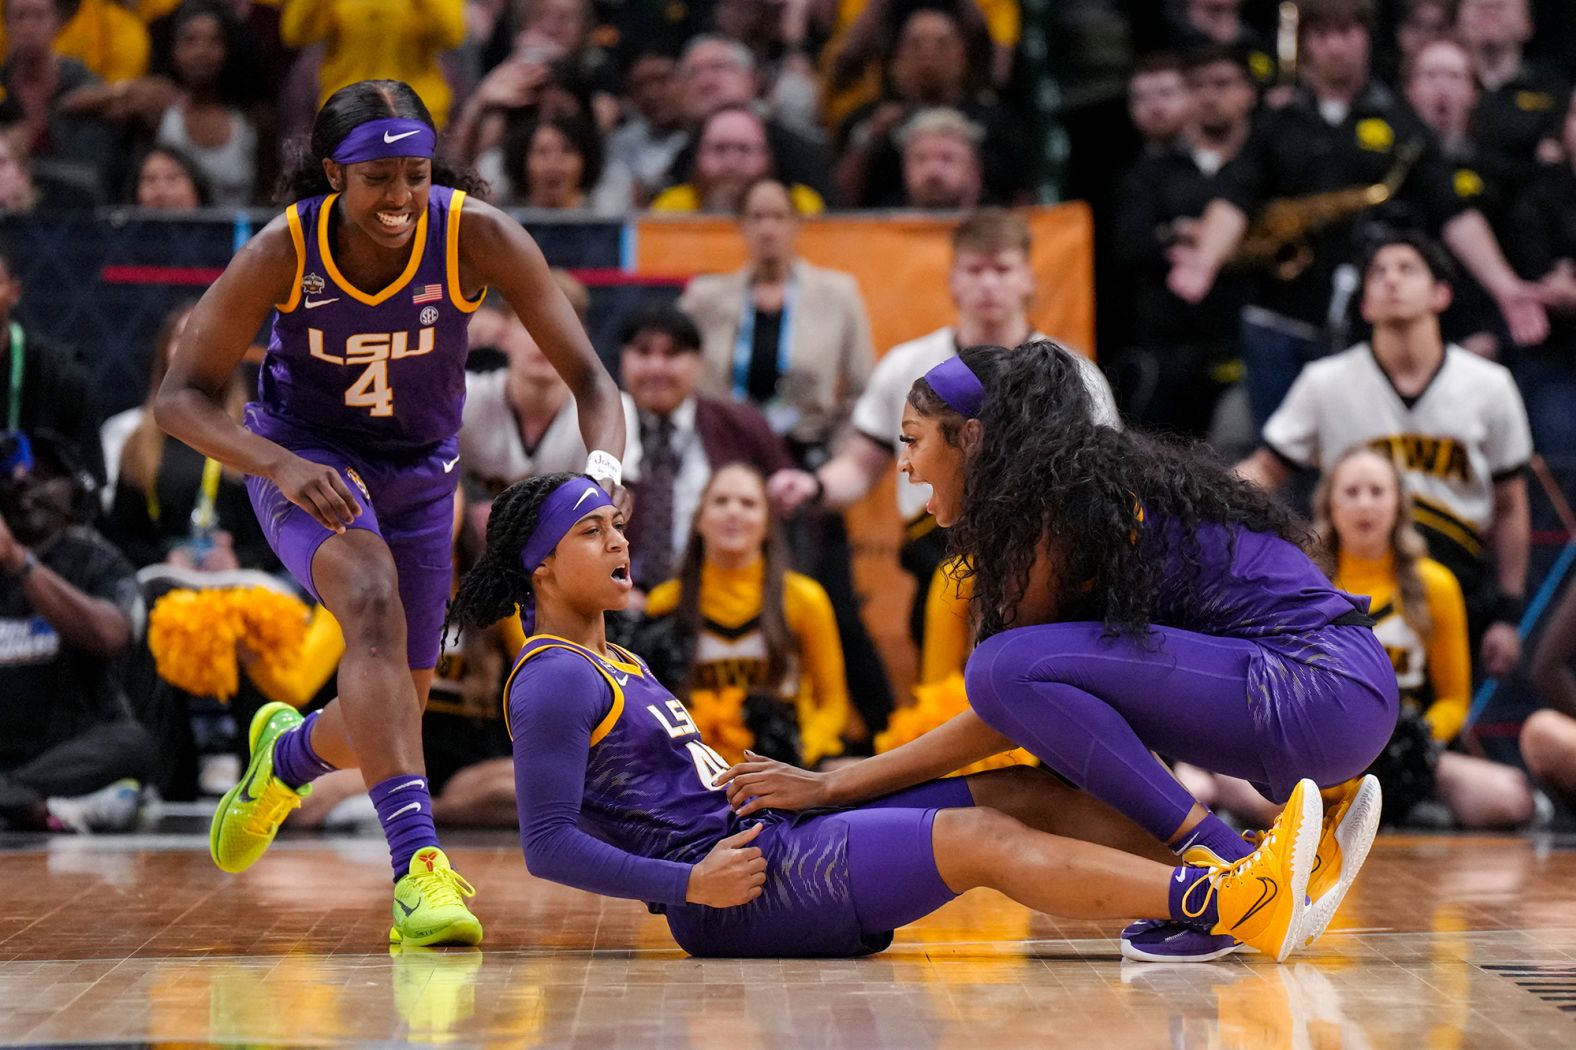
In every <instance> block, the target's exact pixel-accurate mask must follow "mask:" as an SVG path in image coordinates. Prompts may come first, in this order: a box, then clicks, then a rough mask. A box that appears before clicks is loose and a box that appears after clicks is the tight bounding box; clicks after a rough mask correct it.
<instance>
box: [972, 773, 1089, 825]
mask: <svg viewBox="0 0 1576 1050" xmlns="http://www.w3.org/2000/svg"><path fill="white" fill-rule="evenodd" d="M968 785H969V793H970V794H971V795H972V796H973V797H974V804H975V806H987V807H989V808H991V809H996V810H1000V811H1001V812H1003V813H1013V814H1016V813H1026V812H1028V811H1030V810H1031V809H1036V808H1038V809H1047V808H1051V807H1054V806H1056V805H1057V804H1058V803H1059V802H1060V801H1061V799H1062V798H1063V797H1064V796H1066V795H1068V794H1070V793H1072V792H1073V791H1075V790H1076V789H1075V788H1071V787H1068V786H1067V785H1066V784H1065V783H1063V782H1062V781H1061V780H1058V779H1057V778H1056V777H1054V776H1052V775H1051V774H1050V773H1048V772H1046V771H1045V770H1044V769H1041V768H1040V767H1038V766H1007V767H1005V768H1003V769H992V770H987V771H986V772H984V773H976V774H974V775H973V776H971V777H969V778H968Z"/></svg>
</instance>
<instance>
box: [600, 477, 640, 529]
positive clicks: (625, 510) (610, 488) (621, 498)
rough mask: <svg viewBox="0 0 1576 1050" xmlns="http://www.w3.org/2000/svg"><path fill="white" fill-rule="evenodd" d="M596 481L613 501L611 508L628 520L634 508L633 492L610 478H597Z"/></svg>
mask: <svg viewBox="0 0 1576 1050" xmlns="http://www.w3.org/2000/svg"><path fill="white" fill-rule="evenodd" d="M596 483H597V484H598V485H601V486H602V491H603V492H606V493H607V495H608V498H609V499H611V500H612V501H613V509H614V510H616V511H618V513H619V515H620V516H621V517H622V518H623V519H624V520H625V521H628V520H629V516H630V515H631V514H632V513H634V510H635V497H634V494H633V493H631V492H630V491H629V490H628V489H626V488H625V487H624V486H622V485H619V484H615V483H614V481H613V479H612V478H597V479H596Z"/></svg>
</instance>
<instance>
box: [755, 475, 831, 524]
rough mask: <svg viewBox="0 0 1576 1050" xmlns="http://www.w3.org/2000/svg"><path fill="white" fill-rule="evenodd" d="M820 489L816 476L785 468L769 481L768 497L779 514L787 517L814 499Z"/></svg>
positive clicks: (767, 487)
mask: <svg viewBox="0 0 1576 1050" xmlns="http://www.w3.org/2000/svg"><path fill="white" fill-rule="evenodd" d="M819 487H820V486H818V485H817V484H816V483H815V475H814V474H811V473H810V472H809V471H807V470H795V469H794V468H792V467H785V468H784V469H782V470H779V471H778V472H777V473H775V474H773V475H772V476H771V478H770V479H768V480H767V482H766V495H767V496H768V497H769V498H770V499H771V501H772V505H773V506H774V507H776V508H777V513H778V514H781V515H783V516H784V517H787V516H788V515H790V514H792V513H793V512H794V511H796V510H798V509H799V508H800V507H801V506H803V505H804V504H805V503H806V502H808V501H809V500H812V499H814V498H815V493H816V490H817V489H818V488H819Z"/></svg>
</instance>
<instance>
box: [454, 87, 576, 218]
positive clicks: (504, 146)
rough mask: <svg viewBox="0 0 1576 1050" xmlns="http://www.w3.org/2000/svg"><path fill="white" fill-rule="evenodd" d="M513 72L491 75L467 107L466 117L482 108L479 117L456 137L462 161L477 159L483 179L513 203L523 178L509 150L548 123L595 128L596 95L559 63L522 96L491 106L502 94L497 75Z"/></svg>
mask: <svg viewBox="0 0 1576 1050" xmlns="http://www.w3.org/2000/svg"><path fill="white" fill-rule="evenodd" d="M505 72H508V69H507V68H504V67H500V69H495V70H494V71H493V73H492V74H489V75H488V78H487V79H484V80H483V81H482V83H481V84H480V85H478V86H477V89H476V91H475V92H473V93H472V95H471V98H470V100H468V101H467V103H466V114H469V113H470V112H471V107H472V106H473V105H475V106H479V107H481V108H480V110H479V115H477V116H474V117H473V116H469V115H465V116H462V118H461V120H462V122H463V123H462V126H461V127H459V128H457V129H456V130H455V132H454V133H453V136H452V139H453V141H454V142H455V143H456V144H457V147H458V150H459V152H460V153H461V155H462V156H465V157H474V158H475V162H476V170H477V172H478V174H480V175H481V176H482V178H483V179H484V180H485V181H486V182H487V183H488V185H489V186H490V187H491V188H492V191H493V195H494V196H495V197H498V198H502V199H508V198H510V197H511V196H512V195H513V194H514V182H515V179H517V178H518V177H519V176H518V175H517V174H516V173H515V172H514V171H512V170H511V166H510V163H509V157H508V153H507V150H508V149H509V148H510V147H511V144H515V143H518V142H519V139H520V136H521V135H523V134H524V133H525V131H526V130H527V129H529V128H532V127H535V126H536V125H537V124H539V123H541V122H543V121H553V120H572V121H577V122H579V123H582V124H585V125H587V126H591V124H592V120H593V118H592V111H591V94H590V90H589V86H588V85H587V84H586V83H585V82H584V81H583V80H581V79H580V75H579V73H577V72H576V71H575V70H574V68H573V67H572V66H569V65H567V64H565V63H562V62H559V63H554V64H553V65H549V66H545V67H543V72H542V75H541V77H540V78H539V79H538V78H533V79H532V81H531V82H530V85H529V87H528V89H527V90H525V91H523V92H522V93H521V94H519V95H518V96H515V95H512V94H509V95H506V96H504V97H503V100H502V101H500V102H496V103H494V102H489V101H487V100H488V99H490V98H492V97H494V95H495V94H496V92H495V90H494V87H493V85H491V84H490V83H489V81H490V80H492V78H493V76H494V75H495V74H496V75H499V76H501V75H502V74H503V73H505Z"/></svg>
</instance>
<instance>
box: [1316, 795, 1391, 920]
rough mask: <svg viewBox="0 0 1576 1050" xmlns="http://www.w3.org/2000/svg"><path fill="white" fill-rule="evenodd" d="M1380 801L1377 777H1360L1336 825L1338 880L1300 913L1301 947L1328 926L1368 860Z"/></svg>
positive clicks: (1377, 827)
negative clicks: (1344, 814) (1304, 912)
mask: <svg viewBox="0 0 1576 1050" xmlns="http://www.w3.org/2000/svg"><path fill="white" fill-rule="evenodd" d="M1383 801H1384V796H1383V794H1382V793H1381V792H1380V790H1379V781H1378V779H1377V778H1375V777H1374V776H1373V775H1372V774H1370V775H1368V776H1365V777H1363V780H1362V783H1361V784H1359V785H1358V786H1357V792H1356V794H1354V795H1353V796H1352V804H1351V805H1350V806H1348V807H1347V809H1346V816H1344V817H1342V818H1341V822H1340V823H1339V824H1337V825H1336V826H1335V841H1336V842H1337V843H1339V844H1340V847H1341V877H1340V880H1339V881H1338V882H1336V884H1335V888H1334V889H1332V890H1330V891H1329V892H1328V893H1326V894H1325V895H1324V896H1322V897H1320V898H1319V899H1318V900H1316V901H1314V902H1313V903H1312V904H1311V905H1309V907H1308V910H1307V912H1306V914H1305V915H1304V916H1303V941H1302V944H1303V946H1304V947H1307V946H1308V945H1310V944H1312V943H1313V942H1314V941H1316V940H1318V939H1319V937H1320V936H1321V935H1323V933H1324V931H1325V930H1326V929H1328V928H1329V925H1330V923H1331V922H1332V921H1333V920H1334V919H1335V912H1336V910H1337V909H1339V908H1340V906H1341V901H1342V900H1344V899H1345V898H1346V891H1347V890H1349V889H1351V888H1352V883H1354V882H1356V881H1357V873H1358V872H1359V871H1361V870H1362V867H1363V861H1365V860H1367V859H1368V851H1369V849H1370V848H1372V846H1373V843H1374V835H1375V834H1377V833H1378V831H1379V815H1380V810H1381V809H1382V808H1383V807H1382V804H1383Z"/></svg>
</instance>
